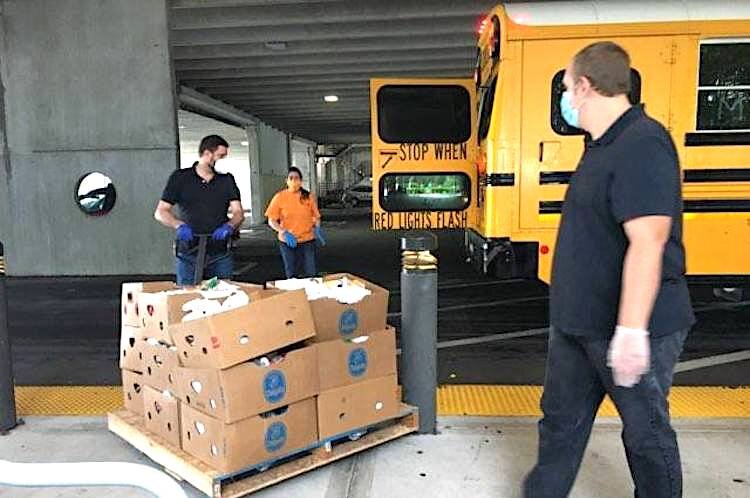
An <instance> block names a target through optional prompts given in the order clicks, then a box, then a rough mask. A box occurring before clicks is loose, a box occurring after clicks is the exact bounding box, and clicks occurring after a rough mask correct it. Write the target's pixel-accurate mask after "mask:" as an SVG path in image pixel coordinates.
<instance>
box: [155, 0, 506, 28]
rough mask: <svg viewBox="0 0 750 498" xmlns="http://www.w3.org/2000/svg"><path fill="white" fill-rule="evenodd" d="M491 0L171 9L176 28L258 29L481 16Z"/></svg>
mask: <svg viewBox="0 0 750 498" xmlns="http://www.w3.org/2000/svg"><path fill="white" fill-rule="evenodd" d="M496 3H497V2H496V1H488V0H484V1H482V0H430V2H429V4H427V5H426V4H425V2H424V1H423V0H400V1H398V2H382V1H381V2H372V1H364V2H355V1H347V2H340V3H337V4H336V5H335V7H334V6H332V5H331V4H329V3H325V2H322V3H304V4H296V5H284V4H279V5H257V6H237V7H224V8H221V9H208V10H207V9H202V10H201V11H200V13H199V14H197V13H196V12H195V11H191V10H187V9H175V10H173V11H172V12H171V19H170V20H171V23H170V24H171V27H172V29H175V30H196V29H217V28H219V29H228V28H255V27H259V26H282V25H288V24H300V23H306V22H307V23H309V22H310V21H311V20H314V19H325V21H326V22H328V23H330V22H335V23H350V22H361V21H381V22H382V21H393V20H407V21H410V20H414V19H424V18H425V17H429V18H432V19H438V18H442V17H445V18H455V17H458V16H474V17H476V18H479V17H480V16H481V15H482V14H483V13H484V12H486V11H488V10H489V9H491V8H492V7H494V6H495V4H496Z"/></svg>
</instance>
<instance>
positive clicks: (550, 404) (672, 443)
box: [523, 42, 695, 498]
mask: <svg viewBox="0 0 750 498" xmlns="http://www.w3.org/2000/svg"><path fill="white" fill-rule="evenodd" d="M630 72H631V69H630V58H629V56H628V54H627V52H625V50H623V49H622V48H621V47H620V46H618V45H616V44H614V43H611V42H600V43H595V44H593V45H589V46H588V47H586V48H584V49H583V50H582V51H581V52H579V53H578V54H577V55H576V56H575V58H574V59H573V61H572V62H571V64H570V65H569V66H568V68H567V69H566V71H565V78H564V80H563V81H564V84H565V87H566V92H565V93H564V94H563V97H562V99H561V103H560V104H561V111H562V115H563V117H564V119H565V120H566V121H567V122H568V123H569V124H571V125H572V126H574V127H578V128H581V129H583V130H584V131H585V132H586V133H587V136H586V138H585V150H584V153H583V157H582V158H581V160H580V162H579V164H578V167H577V169H576V172H575V174H574V175H573V177H572V179H571V182H570V185H569V187H568V191H567V193H566V196H565V202H564V204H563V210H562V219H561V222H560V229H559V233H558V238H557V243H556V247H555V255H554V261H553V268H552V281H551V286H550V335H549V348H548V357H547V373H546V377H545V381H544V394H543V396H542V403H541V407H542V411H543V413H544V417H543V418H542V420H541V421H540V422H539V455H538V460H537V463H536V466H535V467H534V468H533V470H532V471H531V472H530V473H529V475H528V476H527V477H526V480H525V482H524V486H523V487H524V496H525V497H526V498H562V497H565V496H567V495H568V493H569V492H570V489H571V488H572V486H573V482H574V481H575V478H576V475H577V473H578V469H579V467H580V464H581V460H582V458H583V453H584V450H585V448H586V445H587V443H588V439H589V435H590V433H591V427H592V424H593V422H594V418H595V416H596V413H597V410H598V408H599V405H600V404H601V402H602V400H603V398H604V395H605V394H608V395H609V396H610V398H611V399H612V401H613V402H614V404H615V405H616V407H617V410H618V412H619V414H620V417H621V418H622V421H623V432H622V439H623V442H624V444H625V452H626V455H627V460H628V464H629V468H630V473H631V476H632V478H633V481H634V484H635V496H637V497H640V498H646V497H648V498H667V497H670V498H675V497H680V496H682V467H681V463H680V453H679V449H678V446H677V438H676V435H675V432H674V431H673V430H672V427H671V425H670V418H669V406H668V404H667V396H668V394H669V390H670V387H671V385H672V375H673V372H674V366H675V364H676V362H677V359H678V357H679V355H680V353H681V351H682V346H683V343H684V341H685V338H686V336H687V333H688V330H689V329H690V327H691V326H692V325H693V323H694V321H695V318H694V316H693V311H692V307H691V304H690V296H689V294H688V287H687V282H686V280H685V250H684V247H683V244H682V190H681V184H680V166H679V160H678V156H677V152H676V150H675V146H674V143H673V142H672V139H671V137H670V135H669V133H668V132H667V131H666V130H665V128H664V127H663V126H662V125H661V124H659V123H658V122H657V121H655V120H653V119H652V118H650V117H648V116H647V115H646V113H645V112H644V109H643V106H641V105H636V106H632V105H631V103H630V101H629V100H628V94H629V92H630V81H631V80H630Z"/></svg>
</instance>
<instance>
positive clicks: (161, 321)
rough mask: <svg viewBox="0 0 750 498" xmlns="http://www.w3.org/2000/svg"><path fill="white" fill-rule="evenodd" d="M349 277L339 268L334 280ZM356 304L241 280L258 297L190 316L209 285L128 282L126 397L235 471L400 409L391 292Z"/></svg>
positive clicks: (206, 457) (186, 444)
mask: <svg viewBox="0 0 750 498" xmlns="http://www.w3.org/2000/svg"><path fill="white" fill-rule="evenodd" d="M341 277H342V276H340V275H336V276H332V277H329V279H328V280H329V283H332V282H333V281H334V280H336V279H337V278H341ZM347 278H349V279H351V280H353V281H357V282H361V285H363V286H365V287H366V288H367V289H368V290H369V291H370V295H368V296H366V297H365V298H364V299H362V300H361V301H359V302H357V303H354V304H341V303H339V302H337V301H335V300H333V299H316V300H312V301H308V297H307V296H306V294H305V291H304V290H292V291H283V290H280V289H277V288H273V287H274V285H273V284H269V285H267V286H266V287H268V288H265V289H264V288H263V287H261V286H257V285H251V284H236V283H235V285H237V286H239V287H240V288H241V290H242V291H243V292H244V293H245V294H247V296H248V298H249V302H248V304H245V305H243V306H240V307H237V308H235V309H231V310H229V311H223V312H220V313H216V314H210V315H207V316H205V317H202V318H197V319H193V320H190V321H183V318H184V317H185V314H186V312H185V311H184V310H183V305H185V303H188V302H190V301H192V300H194V299H197V298H201V293H200V292H199V291H198V290H197V289H190V288H188V289H179V288H177V287H175V286H174V284H172V283H167V282H154V283H137V284H123V295H122V304H123V308H122V336H121V351H120V367H121V368H122V374H123V375H122V377H123V395H124V402H125V407H126V409H128V410H129V411H130V412H133V413H136V414H138V415H139V416H142V417H143V420H144V424H145V427H146V429H147V430H148V431H150V432H152V433H154V434H157V435H159V436H161V437H162V438H164V439H165V440H167V441H168V442H169V443H170V444H172V445H173V446H175V447H178V448H182V449H183V450H184V451H185V452H187V453H189V454H191V455H192V456H194V457H196V458H198V459H200V460H202V461H203V462H205V463H207V464H209V465H211V466H212V467H214V468H216V469H217V470H219V471H221V472H225V473H231V472H236V471H239V470H241V469H244V468H248V467H252V466H255V465H259V464H262V463H264V462H269V461H272V460H275V459H278V458H281V457H283V456H285V455H288V454H291V453H294V452H296V451H299V450H302V449H305V448H311V447H314V446H316V445H317V444H319V442H320V441H325V440H329V439H331V438H335V437H338V436H341V435H346V434H348V433H350V432H351V431H353V430H356V429H359V428H362V427H366V426H369V425H372V424H375V423H377V422H379V421H382V420H386V419H389V418H393V417H395V416H396V415H397V413H398V409H399V405H400V400H399V395H398V382H397V378H396V348H395V334H394V330H393V329H390V328H387V326H386V312H387V307H388V292H387V291H386V290H385V289H381V288H379V287H377V286H375V285H373V284H370V283H368V282H365V281H363V280H361V279H357V278H356V277H352V276H347Z"/></svg>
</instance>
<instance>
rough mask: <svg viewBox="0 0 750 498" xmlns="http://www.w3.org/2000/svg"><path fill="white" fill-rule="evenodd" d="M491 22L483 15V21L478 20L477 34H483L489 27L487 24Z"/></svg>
mask: <svg viewBox="0 0 750 498" xmlns="http://www.w3.org/2000/svg"><path fill="white" fill-rule="evenodd" d="M489 22H490V20H489V18H488V17H483V18H482V20H481V21H478V22H477V34H479V36H482V33H484V30H485V29H487V24H489Z"/></svg>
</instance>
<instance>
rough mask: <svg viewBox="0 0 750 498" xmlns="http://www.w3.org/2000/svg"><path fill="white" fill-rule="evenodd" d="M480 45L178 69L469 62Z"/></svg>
mask: <svg viewBox="0 0 750 498" xmlns="http://www.w3.org/2000/svg"><path fill="white" fill-rule="evenodd" d="M475 55H476V49H475V48H474V47H459V48H446V49H441V50H436V49H433V48H428V49H412V48H411V47H404V48H402V49H394V50H389V51H372V50H367V51H363V52H351V53H345V54H337V53H324V54H314V55H313V54H304V55H288V56H279V55H275V56H272V57H269V56H260V57H221V58H216V59H196V60H181V61H175V64H174V67H175V70H176V71H190V70H196V71H207V70H217V69H218V70H225V69H227V68H232V69H233V70H236V69H243V68H252V69H254V70H255V69H264V68H278V67H294V68H301V67H307V66H326V67H330V66H341V65H345V64H359V63H361V62H362V61H363V60H364V61H367V62H368V63H379V62H393V63H395V62H405V63H412V62H419V61H427V60H429V61H443V60H448V61H451V60H461V59H463V60H466V61H468V62H469V63H472V62H474V60H475Z"/></svg>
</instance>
